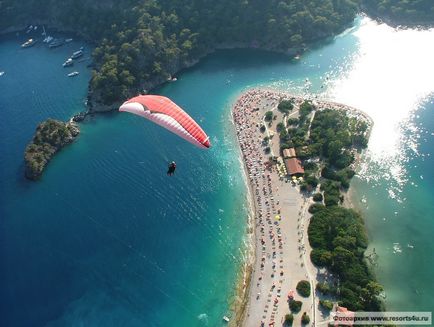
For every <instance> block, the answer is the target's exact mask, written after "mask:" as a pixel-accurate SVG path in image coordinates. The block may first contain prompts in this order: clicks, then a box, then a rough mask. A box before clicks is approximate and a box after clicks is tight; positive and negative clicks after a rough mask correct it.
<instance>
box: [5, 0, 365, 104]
mask: <svg viewBox="0 0 434 327" xmlns="http://www.w3.org/2000/svg"><path fill="white" fill-rule="evenodd" d="M0 4H1V5H0V6H1V7H0V9H1V10H0V12H1V14H0V30H3V29H5V28H7V27H10V26H14V25H16V26H17V25H22V24H30V23H33V24H34V23H35V21H39V22H46V23H51V25H52V26H57V27H60V28H62V29H68V30H69V29H73V30H75V31H77V32H79V33H80V34H82V35H83V36H84V37H86V38H88V39H89V40H92V41H94V42H95V43H96V45H97V48H96V49H95V53H94V59H95V63H96V67H97V68H96V70H95V72H94V75H93V78H92V82H91V89H92V90H94V91H95V92H94V98H97V99H99V100H100V101H103V102H104V103H105V104H110V103H113V102H115V101H117V100H122V99H124V98H125V97H127V96H129V95H130V94H134V93H137V92H138V90H140V89H143V88H146V89H149V88H150V87H152V86H155V85H157V84H159V83H161V82H163V81H164V80H166V79H167V78H168V77H169V75H171V74H173V73H175V72H176V71H178V70H179V69H180V68H183V67H185V66H187V65H188V64H189V63H191V62H194V61H195V60H197V59H198V58H200V57H201V56H202V55H204V54H206V53H207V52H209V51H211V50H213V49H215V48H217V47H226V46H238V47H246V46H251V47H259V48H265V49H271V50H278V51H285V52H286V51H288V50H289V51H294V52H295V51H297V49H301V48H303V47H304V46H305V44H308V43H310V42H312V41H314V40H317V39H320V38H324V37H327V36H331V35H333V34H336V33H338V32H340V31H342V30H343V29H344V28H345V27H346V26H348V25H349V24H350V23H351V22H352V20H353V19H354V16H355V14H356V12H357V10H358V7H357V3H356V1H354V0H284V1H282V0H267V1H263V0H219V1H214V0H159V1H156V0H148V1H138V0H118V1H114V0H104V1H91V0H63V1H58V0H21V1H16V0H5V1H0Z"/></svg>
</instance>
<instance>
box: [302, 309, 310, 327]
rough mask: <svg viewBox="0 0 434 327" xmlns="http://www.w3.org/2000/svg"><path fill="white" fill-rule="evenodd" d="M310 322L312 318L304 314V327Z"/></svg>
mask: <svg viewBox="0 0 434 327" xmlns="http://www.w3.org/2000/svg"><path fill="white" fill-rule="evenodd" d="M309 322H310V317H309V315H308V314H307V313H306V312H303V315H302V316H301V323H302V324H303V325H307V324H308V323H309Z"/></svg>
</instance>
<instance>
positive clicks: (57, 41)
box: [48, 39, 65, 48]
mask: <svg viewBox="0 0 434 327" xmlns="http://www.w3.org/2000/svg"><path fill="white" fill-rule="evenodd" d="M64 44H65V41H63V40H62V39H54V40H53V41H52V42H51V43H50V44H48V47H49V48H57V47H60V46H61V45H64Z"/></svg>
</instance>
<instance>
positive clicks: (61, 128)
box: [24, 119, 80, 181]
mask: <svg viewBox="0 0 434 327" xmlns="http://www.w3.org/2000/svg"><path fill="white" fill-rule="evenodd" d="M79 134H80V130H79V128H78V126H77V125H76V124H75V123H74V122H72V121H69V122H67V123H64V122H61V121H58V120H54V119H47V120H46V121H44V122H42V123H40V124H39V125H38V127H37V128H36V132H35V135H34V137H33V140H32V142H30V143H29V144H28V145H27V147H26V150H25V152H24V161H25V164H26V168H25V172H24V176H25V177H26V178H27V179H29V180H33V181H35V180H38V179H40V178H41V176H42V173H43V171H44V169H45V167H46V166H47V164H48V163H49V161H50V160H51V158H53V156H54V155H55V154H56V153H57V152H59V151H60V150H61V149H62V148H63V147H65V146H66V145H68V144H70V143H72V142H73V141H74V140H75V138H76V137H77V136H78V135H79Z"/></svg>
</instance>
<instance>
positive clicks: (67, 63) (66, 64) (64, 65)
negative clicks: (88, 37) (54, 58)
mask: <svg viewBox="0 0 434 327" xmlns="http://www.w3.org/2000/svg"><path fill="white" fill-rule="evenodd" d="M72 65H74V61H73V60H72V59H71V58H68V60H66V61H65V62H64V63H63V67H69V66H72Z"/></svg>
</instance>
